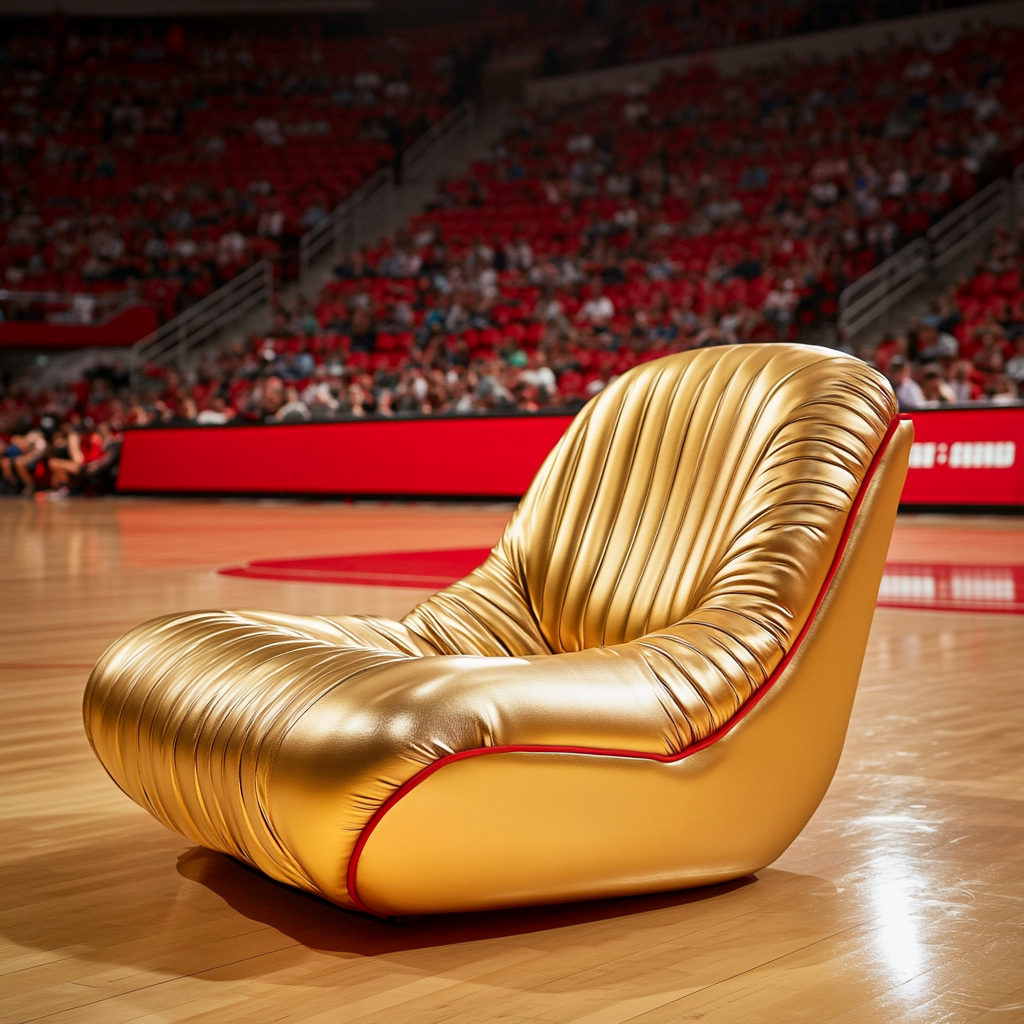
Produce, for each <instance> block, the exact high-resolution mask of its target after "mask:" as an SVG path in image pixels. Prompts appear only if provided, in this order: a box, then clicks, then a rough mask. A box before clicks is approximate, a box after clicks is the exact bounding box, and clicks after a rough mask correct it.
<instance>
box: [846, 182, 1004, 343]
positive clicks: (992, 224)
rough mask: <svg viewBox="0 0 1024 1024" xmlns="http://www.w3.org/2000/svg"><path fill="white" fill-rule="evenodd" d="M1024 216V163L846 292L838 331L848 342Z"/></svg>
mask: <svg viewBox="0 0 1024 1024" xmlns="http://www.w3.org/2000/svg"><path fill="white" fill-rule="evenodd" d="M1021 214H1024V164H1019V165H1018V166H1017V167H1016V168H1015V169H1014V172H1013V177H1012V178H1011V179H1010V180H1009V181H1008V180H1007V179H1006V178H1000V179H999V180H998V181H994V182H992V184H991V185H988V186H987V187H985V188H983V189H982V190H981V191H980V192H978V193H977V194H976V195H974V196H972V197H971V198H970V199H968V200H967V202H965V203H963V204H961V205H960V206H958V207H957V208H956V209H955V210H953V211H952V212H951V213H949V214H947V215H946V216H945V217H943V218H942V220H940V221H939V222H938V223H937V224H935V225H933V226H932V227H931V228H930V229H929V230H928V233H927V234H926V235H925V237H924V238H918V239H916V240H915V241H913V242H911V243H910V244H909V245H906V246H904V247H903V248H902V249H900V251H899V252H897V253H895V254H893V255H892V256H890V257H889V258H888V259H887V260H885V261H884V262H882V263H879V265H878V266H877V267H875V268H874V269H873V270H871V271H869V272H868V273H867V274H865V275H864V276H863V277H861V278H858V279H857V280H856V281H854V282H853V284H851V285H849V286H848V287H846V288H844V289H843V291H842V293H841V294H840V296H839V314H838V327H839V331H840V334H841V336H842V338H843V339H844V341H846V342H849V340H850V339H851V338H854V337H856V336H857V335H858V334H860V333H861V332H862V331H864V330H866V329H867V328H868V327H869V326H870V325H871V324H872V323H874V321H875V320H877V319H878V318H879V317H880V316H882V314H884V313H885V312H886V311H887V310H889V309H891V308H892V307H893V306H894V305H895V304H896V303H897V302H899V301H900V300H901V299H902V298H904V297H905V296H906V295H908V294H909V293H910V292H912V291H914V289H916V288H919V287H920V286H921V285H922V284H924V283H925V282H926V281H927V280H928V279H929V278H932V277H934V276H935V275H936V274H937V273H938V272H939V271H940V270H942V269H943V268H944V267H946V266H947V265H948V264H949V263H951V262H952V261H953V260H954V259H956V258H957V257H958V256H960V255H962V254H963V253H965V252H967V251H969V250H970V249H972V248H974V247H975V246H977V245H979V244H980V243H981V242H983V241H984V240H985V239H987V238H988V237H989V235H990V234H991V233H992V232H993V231H994V230H995V229H996V228H997V227H998V226H999V225H1000V224H1012V223H1014V219H1015V217H1017V216H1019V215H1021Z"/></svg>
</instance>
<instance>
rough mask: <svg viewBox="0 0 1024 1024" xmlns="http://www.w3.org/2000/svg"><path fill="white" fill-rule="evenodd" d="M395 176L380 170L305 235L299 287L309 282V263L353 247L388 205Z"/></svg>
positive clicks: (385, 170) (383, 168) (300, 256)
mask: <svg viewBox="0 0 1024 1024" xmlns="http://www.w3.org/2000/svg"><path fill="white" fill-rule="evenodd" d="M394 180H395V174H394V171H392V169H391V168H390V167H382V168H381V169H380V170H379V171H378V172H377V173H376V174H375V175H374V176H373V177H372V178H370V180H369V181H366V182H364V183H363V184H362V185H360V187H359V188H357V189H356V190H355V192H353V193H352V195H350V196H349V197H348V199H346V200H345V201H344V202H343V203H341V204H340V205H338V206H336V207H335V208H334V209H333V210H332V211H331V212H330V213H329V214H327V216H326V217H324V218H323V219H322V220H320V221H319V222H318V223H317V224H316V225H314V226H313V227H312V228H310V229H309V231H307V232H306V233H305V234H304V235H303V236H302V238H301V239H300V240H299V283H300V285H303V286H304V285H305V284H306V283H307V282H308V281H309V273H310V270H311V268H312V265H313V263H314V262H315V261H316V260H318V259H320V258H321V257H322V256H324V255H325V254H326V255H329V256H333V255H336V254H337V253H338V252H339V251H341V250H342V249H345V248H350V247H352V246H353V245H354V244H355V240H356V239H357V238H358V237H359V235H360V234H361V232H362V230H363V228H364V226H365V225H366V224H368V223H371V222H372V221H373V219H374V218H375V217H376V216H377V215H378V214H379V213H380V211H381V208H382V206H383V205H384V204H385V203H387V202H390V201H391V199H392V193H393V188H394Z"/></svg>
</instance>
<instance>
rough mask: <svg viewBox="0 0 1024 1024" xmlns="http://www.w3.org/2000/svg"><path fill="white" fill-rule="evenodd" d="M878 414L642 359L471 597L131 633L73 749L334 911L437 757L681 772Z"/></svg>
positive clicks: (97, 687)
mask: <svg viewBox="0 0 1024 1024" xmlns="http://www.w3.org/2000/svg"><path fill="white" fill-rule="evenodd" d="M894 416H895V402H894V400H893V396H892V392H891V390H890V389H889V387H888V385H887V384H886V382H885V381H884V380H883V378H881V377H880V376H879V375H878V374H877V373H876V372H875V371H873V370H871V369H870V368H868V367H867V366H865V365H864V364H863V363H860V362H859V361H857V360H854V359H851V358H848V357H844V356H841V355H837V354H835V353H832V352H828V351H826V350H817V349H809V348H804V347H799V346H787V345H768V346H758V345H750V346H736V347H732V348H718V349H710V350H702V351H698V352H694V353H687V354H684V355H680V356H672V357H669V358H667V359H663V360H659V361H656V362H653V363H649V364H645V365H644V366H641V367H638V368H637V369H635V370H633V371H631V372H630V373H628V374H626V375H624V376H623V377H622V378H620V379H619V380H618V381H616V382H615V383H614V384H613V385H611V386H610V387H608V388H607V389H606V390H605V391H604V392H602V393H601V394H600V395H599V396H598V397H597V398H596V399H595V400H594V401H593V402H591V403H590V404H589V405H588V406H587V407H586V408H585V409H584V410H583V411H582V412H581V413H580V415H579V416H578V417H577V418H576V420H575V421H574V422H573V424H572V426H571V427H570V429H569V431H568V432H567V433H566V435H565V437H564V438H563V439H562V441H561V442H560V443H559V444H558V445H557V446H556V448H555V450H554V451H553V452H552V453H551V455H550V456H549V457H548V459H547V460H546V462H545V464H544V466H543V467H542V469H541V470H540V472H539V473H538V475H537V478H536V480H535V481H534V483H533V485H532V486H531V488H530V490H529V492H528V493H527V495H526V496H525V498H524V499H523V501H522V503H521V505H520V507H519V509H518V511H517V512H516V514H515V516H514V517H513V519H512V521H511V522H510V524H509V526H508V528H507V529H506V531H505V534H504V536H503V537H502V539H501V541H500V542H499V543H498V545H497V546H496V547H495V549H494V551H493V553H492V554H491V556H490V557H489V558H488V560H487V561H486V562H485V563H484V565H483V566H481V567H480V568H479V569H477V570H476V571H475V572H473V573H471V574H470V575H469V576H468V577H467V578H466V579H465V580H463V581H461V582H459V583H456V584H454V585H453V586H452V587H449V588H448V589H447V590H445V591H442V592H441V593H440V594H438V595H435V596H434V597H432V598H431V599H429V600H428V601H426V602H424V603H423V604H422V605H420V606H419V607H418V608H417V609H415V610H414V611H413V612H412V613H410V614H409V615H408V616H406V618H405V619H404V620H403V621H402V622H401V623H397V622H390V621H385V620H373V619H363V618H350V617H346V618H339V619H336V620H332V619H327V618H304V617H298V616H289V615H277V614H270V613H263V612H196V613H191V614H187V615H179V616H172V617H169V618H165V619H160V620H156V621H155V622H151V623H147V624H146V625H144V626H141V627H139V629H137V630H135V631H133V632H132V633H130V634H128V635H127V636H126V637H124V638H123V639H122V640H121V641H119V642H118V643H117V644H115V645H114V646H113V647H112V648H111V649H110V650H109V651H108V652H107V653H106V654H105V655H104V656H103V658H102V659H101V660H100V662H99V664H98V665H97V666H96V669H95V670H94V672H93V675H92V677H91V679H90V682H89V686H88V688H87V692H86V700H85V718H86V727H87V731H88V733H89V736H90V739H91V741H92V743H93V745H94V748H95V750H96V752H97V754H98V756H99V757H100V759H101V761H102V762H103V763H104V765H105V766H106V767H107V770H108V771H109V772H110V773H111V775H112V776H113V778H114V779H115V781H116V782H117V783H118V785H120V786H121V788H122V789H124V790H125V792H127V793H128V794H129V795H130V796H131V797H132V798H133V799H135V800H136V801H137V802H138V803H140V804H141V805H142V806H144V807H146V808H147V809H149V810H150V811H151V812H152V813H153V814H154V815H156V816H157V817H158V818H160V820H162V821H163V822H165V823H166V824H167V825H168V826H170V827H171V828H174V829H177V830H178V831H179V832H181V833H182V834H184V835H186V836H188V837H189V838H191V839H193V840H195V841H196V842H199V843H202V844H203V845H206V846H210V847H212V848H214V849H219V850H223V851H224V852H227V853H230V854H232V855H234V856H236V857H238V858H240V859H242V860H245V861H247V862H249V863H251V864H253V865H255V866H256V867H258V868H260V869H261V870H263V871H265V872H267V873H268V874H270V875H272V876H273V877H275V878H278V879H280V880H282V881H285V882H288V883H291V884H293V885H297V886H300V887H302V888H305V889H308V890H310V891H313V892H317V893H320V894H322V895H324V896H326V897H327V898H329V899H331V900H334V901H336V902H339V903H342V904H348V903H350V902H351V900H350V895H349V893H348V890H347V883H346V872H347V868H348V864H349V860H350V857H351V854H352V851H353V849H354V847H355V844H356V842H357V840H358V838H359V835H360V834H361V832H362V831H363V829H364V828H365V827H366V825H367V823H368V822H369V821H370V819H371V818H372V817H373V815H374V813H375V812H376V811H377V810H378V809H379V808H380V807H381V805H382V804H383V803H384V802H385V801H386V800H387V799H388V797H390V796H391V795H392V794H393V793H395V792H396V791H397V790H398V789H399V788H400V787H401V786H402V785H403V784H405V783H406V782H408V781H409V780H410V779H412V778H413V777H414V776H416V775H417V773H419V772H420V771H421V770H422V769H423V768H424V767H426V766H429V765H431V764H434V763H436V762H437V761H438V760H439V759H440V758H443V757H445V756H446V755H448V754H451V753H455V752H459V751H467V750H473V749H476V748H480V747H488V746H519V745H531V746H555V747H567V746H568V747H586V748H601V749H609V750H629V751H635V752H646V753H651V754H658V755H672V754H676V753H679V752H681V751H683V750H684V749H686V748H687V747H688V746H690V745H692V744H694V743H695V742H698V741H699V740H701V739H703V738H705V737H707V736H709V735H710V734H711V733H712V732H714V731H715V730H716V729H717V728H719V727H720V726H722V725H723V724H725V723H726V722H728V721H729V720H730V719H731V718H732V717H733V716H734V715H735V714H736V713H737V711H739V710H740V709H741V708H742V707H743V705H744V703H745V702H746V701H747V700H748V699H749V698H750V696H751V695H752V694H754V693H755V692H756V691H757V689H758V688H759V687H760V686H761V685H762V684H763V683H764V682H765V680H766V679H767V678H768V677H769V676H770V674H771V673H772V671H773V670H774V669H775V667H776V666H777V665H778V664H779V663H780V661H781V659H782V658H783V656H784V655H785V654H786V652H788V651H789V649H790V648H791V646H792V645H793V641H794V639H795V637H796V636H797V635H798V633H799V632H800V630H801V629H802V627H803V625H804V623H805V622H806V621H807V618H808V615H809V613H810V610H811V608H812V606H813V604H814V601H815V599H816V598H817V596H818V594H819V591H820V590H821V587H822V583H823V581H824V579H825V575H826V572H827V571H828V568H829V565H830V564H831V562H832V559H833V555H834V554H835V552H836V549H837V545H838V543H839V540H840V536H841V534H842V532H843V529H844V526H845V525H846V523H847V519H848V517H849V513H850V509H851V506H852V503H853V501H854V499H855V497H856V495H857V493H858V491H859V489H860V486H861V482H862V481H863V479H864V477H865V474H866V472H867V470H868V467H869V465H870V463H871V461H872V458H873V457H874V455H875V453H876V451H877V450H878V448H879V446H880V444H881V441H882V438H883V436H884V435H885V433H886V430H887V429H888V427H889V424H890V422H891V420H892V419H893V417H894ZM888 528H890V529H891V519H890V520H889V523H888ZM875 586H876V589H877V582H876V584H875ZM868 589H870V588H868ZM862 596H863V600H865V601H867V600H868V599H869V597H870V603H873V599H874V593H871V594H870V595H862ZM769 696H771V695H769ZM715 746H718V744H715ZM490 756H492V757H494V756H498V755H490ZM524 756H530V755H524ZM545 756H546V755H545ZM681 763H685V761H684V762H681ZM446 771H449V769H447V768H445V769H442V773H443V772H446ZM438 774H439V776H440V774H441V773H438ZM429 785H430V782H429V781H428V782H427V783H424V784H423V786H422V787H420V788H423V789H425V788H426V787H427V786H429ZM397 806H400V804H399V805H397ZM385 820H386V818H385ZM372 841H373V840H372V837H371V842H372ZM430 841H431V837H430V836H423V837H422V839H421V842H422V843H423V844H429V843H430ZM368 848H369V846H368ZM609 884H611V883H609ZM612 888H614V886H612ZM502 895H503V894H501V893H496V894H495V898H494V900H493V901H492V905H502V904H503V903H507V902H508V900H507V899H504V900H503V898H502Z"/></svg>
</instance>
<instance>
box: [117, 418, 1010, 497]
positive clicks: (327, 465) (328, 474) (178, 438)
mask: <svg viewBox="0 0 1024 1024" xmlns="http://www.w3.org/2000/svg"><path fill="white" fill-rule="evenodd" d="M910 419H912V420H913V421H914V429H915V431H916V441H915V445H914V450H913V453H912V461H911V469H910V472H909V474H908V476H907V484H906V487H905V488H904V491H903V499H902V500H903V504H904V505H907V506H913V505H949V506H955V505H961V506H983V505H984V506H995V505H1000V506H1024V407H1012V408H996V407H991V406H988V407H984V408H977V409H943V410H934V411H932V410H929V411H924V412H917V413H913V414H911V415H910ZM570 421H571V417H569V416H564V415H563V416H545V415H533V416H531V415H521V416H493V417H492V416H486V417H484V416H480V417H466V418H457V417H452V418H433V419H431V418H425V419H414V420H402V419H398V420H366V421H362V422H360V421H358V420H355V421H348V422H344V423H322V424H281V425H279V426H246V427H167V428H158V429H153V428H148V429H145V430H130V431H127V432H126V434H125V443H124V449H123V452H122V456H121V475H120V478H119V480H118V489H119V490H122V491H148V492H179V493H186V494H201V493H211V494H217V493H220V494H353V495H371V494H374V495H395V496H402V495H410V496H413V495H424V496H433V497H444V496H451V497H460V496H481V497H518V496H520V495H522V494H523V492H524V491H525V490H526V488H527V486H528V485H529V483H530V481H531V480H532V479H533V475H534V474H535V473H536V472H537V470H538V469H539V468H540V464H541V462H543V460H544V457H545V456H546V455H547V453H548V452H549V451H550V450H551V448H552V447H553V445H554V444H555V442H556V441H557V440H558V438H559V437H561V435H562V433H563V432H564V431H565V429H566V428H567V427H568V425H569V423H570ZM943 446H944V447H943Z"/></svg>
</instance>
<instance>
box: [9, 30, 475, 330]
mask: <svg viewBox="0 0 1024 1024" xmlns="http://www.w3.org/2000/svg"><path fill="white" fill-rule="evenodd" d="M187 25H188V28H187V31H186V27H185V24H184V23H175V24H172V25H170V27H169V28H168V29H167V30H166V31H165V32H164V33H163V34H157V33H156V32H155V31H154V30H153V29H152V28H151V27H149V26H147V25H143V26H142V27H141V28H139V27H132V26H130V25H129V26H126V25H124V24H123V23H116V26H115V27H114V28H110V27H109V26H108V27H105V28H102V29H101V28H98V27H97V26H96V25H95V24H93V25H92V27H91V29H90V28H89V27H88V23H84V27H83V26H79V27H74V26H71V25H68V24H66V23H64V22H63V20H62V19H57V24H56V26H54V27H52V28H51V30H49V31H43V30H42V28H41V24H40V23H29V24H28V25H27V26H22V29H23V31H12V32H11V34H10V35H9V36H7V37H6V38H3V33H0V288H4V289H8V290H13V291H19V292H36V293H39V292H48V293H56V292H63V293H68V292H89V293H101V292H104V291H112V292H124V291H126V290H128V289H133V290H134V291H135V292H136V293H137V294H138V295H139V296H141V297H142V298H143V299H145V300H147V301H149V302H151V303H153V304H154V305H156V306H157V307H158V308H159V310H160V312H161V314H162V316H163V317H164V318H169V317H171V316H173V315H174V314H175V313H177V312H180V311H181V310H182V309H183V308H184V307H185V306H187V305H188V304H189V303H191V302H193V301H196V300H197V299H200V298H202V297H204V296H205V295H208V294H209V293H210V292H211V291H213V290H214V289H215V288H217V287H218V286H220V285H222V284H224V283H225V282H226V281H228V280H230V279H231V278H232V277H234V276H235V275H236V274H237V273H238V272H239V271H240V270H241V269H243V268H244V267H246V266H248V265H249V264H250V263H252V262H253V261H255V260H257V259H260V258H270V259H272V260H273V261H275V262H276V263H277V264H278V266H279V269H280V271H281V273H282V276H284V277H288V276H289V275H290V274H292V273H293V270H294V259H295V249H296V246H297V242H298V239H299V237H300V236H301V235H302V234H303V233H304V232H305V231H307V230H309V229H310V228H311V227H313V226H315V224H316V223H317V222H318V221H319V220H320V219H321V218H323V217H324V216H326V215H327V214H328V213H329V212H330V211H331V210H332V209H333V208H334V207H335V206H336V205H337V204H338V203H339V202H341V201H342V200H343V199H344V198H345V197H346V196H347V195H348V194H349V193H351V192H352V191H353V190H354V189H355V188H357V187H358V186H359V185H360V184H361V183H362V182H364V181H365V180H366V179H367V178H368V177H370V176H371V175H372V174H373V173H374V172H375V171H376V170H377V169H378V168H380V167H381V166H383V165H389V164H395V163H397V161H398V158H399V156H400V154H401V152H402V150H403V149H404V148H405V147H406V146H408V144H409V143H411V142H412V141H414V140H415V139H416V138H417V137H418V136H419V135H420V134H421V133H422V132H423V131H424V130H426V129H427V128H428V127H429V126H430V124H431V123H432V122H433V121H435V120H436V119H437V118H438V117H439V116H441V114H443V112H444V111H445V109H446V108H447V107H449V106H450V105H451V104H452V103H453V102H455V101H456V100H457V99H458V98H459V97H460V95H461V94H462V93H464V90H465V87H466V83H465V81H463V79H462V78H461V77H460V75H459V69H458V67H457V61H456V60H455V55H457V54H458V50H457V44H458V43H459V33H450V32H449V33H443V32H440V31H437V30H431V29H423V30H418V31H416V32H403V33H396V34H390V35H387V36H380V37H371V38H364V39H332V38H321V37H320V36H319V30H320V27H321V26H320V23H319V22H318V21H317V20H315V19H305V20H301V21H296V23H295V26H296V27H295V30H294V31H293V32H292V33H291V36H290V37H289V35H288V34H284V35H280V36H275V35H273V34H272V33H268V32H265V31H264V32H259V31H256V30H254V29H238V30H235V31H233V32H232V33H231V34H230V36H228V37H226V38H217V37H215V36H211V35H209V34H208V32H207V29H206V28H205V27H204V25H203V23H202V22H201V21H195V22H189V23H187ZM211 31H212V30H211ZM90 32H91V34H90ZM30 309H31V307H30V306H29V305H28V304H25V305H24V306H19V305H18V303H17V302H15V303H14V304H13V305H11V304H10V303H8V305H7V309H6V313H7V315H8V316H9V317H11V316H13V317H18V316H21V315H25V316H29V315H30V312H29V311H30Z"/></svg>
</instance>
